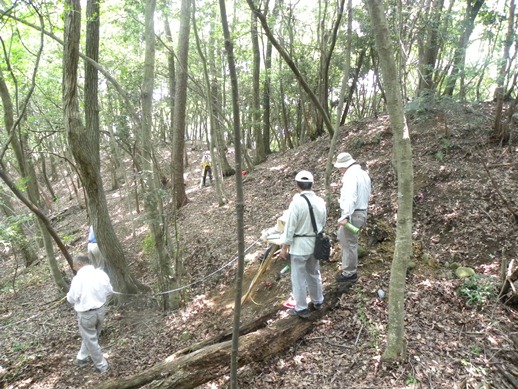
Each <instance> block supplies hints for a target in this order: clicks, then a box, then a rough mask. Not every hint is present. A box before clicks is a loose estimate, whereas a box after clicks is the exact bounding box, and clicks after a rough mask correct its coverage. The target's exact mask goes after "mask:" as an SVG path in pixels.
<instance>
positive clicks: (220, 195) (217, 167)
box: [193, 0, 228, 206]
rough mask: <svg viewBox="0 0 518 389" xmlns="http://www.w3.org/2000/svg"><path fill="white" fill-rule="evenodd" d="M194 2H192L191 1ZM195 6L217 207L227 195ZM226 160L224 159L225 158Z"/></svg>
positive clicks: (194, 28)
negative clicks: (217, 146) (216, 146)
mask: <svg viewBox="0 0 518 389" xmlns="http://www.w3.org/2000/svg"><path fill="white" fill-rule="evenodd" d="M193 1H194V0H193ZM195 10H196V6H195V5H193V31H194V36H195V38H196V47H197V49H198V54H199V55H200V58H201V64H202V67H203V79H204V81H205V95H206V105H207V111H208V112H209V127H210V134H211V135H210V140H209V141H208V142H209V145H210V146H209V150H210V157H211V161H212V174H213V175H214V182H215V187H216V197H217V199H218V205H219V206H222V205H224V204H226V203H227V202H228V199H227V195H226V194H225V190H224V188H223V182H222V181H223V174H222V169H221V164H220V160H221V158H220V157H219V153H218V149H217V148H215V147H214V146H215V141H216V139H217V137H216V129H217V128H218V125H217V123H216V122H217V114H216V107H215V106H214V101H213V99H212V98H211V96H212V90H211V83H210V77H209V70H208V66H207V59H206V57H205V54H204V53H203V50H202V47H201V42H200V37H199V35H198V26H197V23H196V12H195ZM225 159H226V158H225Z"/></svg>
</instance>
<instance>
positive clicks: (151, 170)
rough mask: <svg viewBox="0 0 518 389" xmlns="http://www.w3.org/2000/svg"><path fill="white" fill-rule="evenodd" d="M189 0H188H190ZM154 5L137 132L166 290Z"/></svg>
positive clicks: (149, 9) (149, 6)
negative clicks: (156, 152)
mask: <svg viewBox="0 0 518 389" xmlns="http://www.w3.org/2000/svg"><path fill="white" fill-rule="evenodd" d="M189 1H190V0H189ZM155 8H156V0H147V1H146V11H145V13H146V14H145V20H146V22H145V34H144V35H145V37H146V50H145V59H144V77H143V81H142V99H141V101H142V126H141V129H140V132H139V144H140V145H141V148H140V149H139V161H140V166H141V168H142V171H141V172H140V173H141V176H142V177H143V183H144V196H143V197H144V206H145V209H146V213H147V221H148V224H149V228H150V231H151V234H152V237H153V241H154V245H155V250H156V254H157V257H158V259H157V260H158V264H157V265H158V266H157V268H158V271H157V278H158V285H159V290H160V291H161V292H167V291H169V290H170V289H172V288H171V286H172V283H171V282H170V280H171V260H170V257H169V253H168V252H167V250H166V241H167V239H166V236H165V233H166V223H165V222H164V215H163V212H161V211H162V210H163V204H162V201H161V198H160V185H159V175H158V172H157V169H156V167H154V164H153V146H152V138H153V133H152V128H153V90H154V78H155V25H154V17H155ZM161 298H162V308H163V309H164V310H167V309H169V306H170V301H171V299H170V295H169V293H163V294H162V295H161Z"/></svg>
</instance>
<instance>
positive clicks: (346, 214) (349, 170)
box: [334, 153, 371, 283]
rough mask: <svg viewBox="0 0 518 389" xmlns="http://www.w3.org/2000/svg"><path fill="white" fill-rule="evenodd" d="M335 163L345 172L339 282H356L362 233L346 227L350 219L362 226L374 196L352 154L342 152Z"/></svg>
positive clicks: (351, 221) (341, 198)
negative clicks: (359, 238) (359, 242)
mask: <svg viewBox="0 0 518 389" xmlns="http://www.w3.org/2000/svg"><path fill="white" fill-rule="evenodd" d="M334 166H335V167H336V168H337V169H338V170H340V173H342V174H343V177H342V189H341V190H340V200H339V202H340V211H341V216H340V218H339V219H338V225H339V228H338V234H337V237H338V242H339V243H340V247H341V248H342V271H341V272H340V273H339V274H338V275H337V276H336V280H337V281H338V282H348V283H354V282H356V281H357V280H358V274H357V270H358V234H355V233H353V232H352V231H350V230H349V229H347V228H345V227H344V224H346V223H347V222H349V223H351V224H352V225H354V226H355V227H357V228H362V227H363V226H364V225H365V223H366V221H367V209H368V206H369V198H370V195H371V179H370V177H369V174H368V173H367V172H366V171H365V170H363V169H362V168H361V166H360V165H359V164H358V162H356V161H355V160H354V159H353V157H352V156H351V154H349V153H340V154H338V157H337V158H336V162H335V163H334Z"/></svg>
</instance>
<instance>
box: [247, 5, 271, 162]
mask: <svg viewBox="0 0 518 389" xmlns="http://www.w3.org/2000/svg"><path fill="white" fill-rule="evenodd" d="M250 16H251V38H252V55H253V68H252V82H253V86H252V95H253V98H252V128H253V130H254V139H255V142H256V146H255V158H254V164H256V165H258V164H260V163H261V162H264V161H266V147H265V145H264V141H265V139H264V136H263V133H262V130H264V128H262V127H261V102H260V95H261V91H260V76H261V70H260V69H261V53H260V51H259V37H258V32H257V17H256V16H255V15H254V14H253V12H251V15H250ZM268 130H269V129H268Z"/></svg>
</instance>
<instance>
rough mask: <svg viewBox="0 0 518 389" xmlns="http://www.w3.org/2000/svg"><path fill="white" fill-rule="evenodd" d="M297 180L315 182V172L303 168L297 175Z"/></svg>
mask: <svg viewBox="0 0 518 389" xmlns="http://www.w3.org/2000/svg"><path fill="white" fill-rule="evenodd" d="M295 181H297V182H313V174H311V173H310V172H308V171H307V170H301V171H300V172H298V173H297V175H296V176H295Z"/></svg>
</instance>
